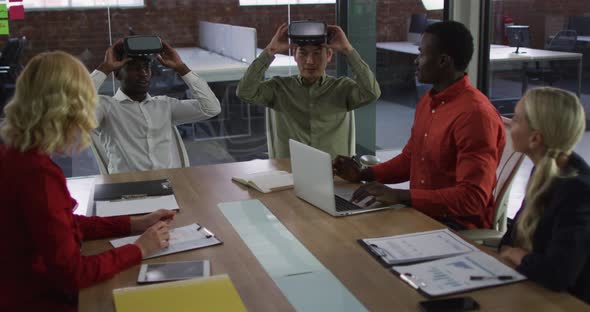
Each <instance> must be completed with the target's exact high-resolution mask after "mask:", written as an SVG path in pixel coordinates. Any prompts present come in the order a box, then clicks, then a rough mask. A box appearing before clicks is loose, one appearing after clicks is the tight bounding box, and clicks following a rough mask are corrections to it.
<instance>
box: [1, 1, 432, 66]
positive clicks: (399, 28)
mask: <svg viewBox="0 0 590 312" xmlns="http://www.w3.org/2000/svg"><path fill="white" fill-rule="evenodd" d="M377 11H378V17H377V23H378V24H377V29H378V36H377V38H378V41H396V40H405V39H406V30H407V27H408V26H407V18H408V16H409V15H411V14H412V13H424V12H425V11H424V8H423V7H422V5H421V4H420V0H378V2H377ZM287 14H288V11H287V6H246V7H241V6H239V2H238V0H198V1H191V0H176V1H170V0H167V1H157V0H146V1H145V7H144V8H127V9H112V10H111V20H112V23H111V24H112V33H113V37H114V38H120V37H123V36H125V35H127V34H128V28H129V27H132V28H133V30H134V31H135V32H136V33H138V34H147V33H151V34H157V35H159V36H161V37H162V38H164V39H165V40H167V41H169V42H170V43H171V44H172V45H173V46H175V47H183V46H196V45H197V42H198V28H197V27H198V22H199V21H211V22H218V23H227V24H233V25H240V26H248V27H255V28H256V29H257V31H258V46H259V47H264V46H266V44H267V43H268V42H269V41H270V39H271V38H272V36H273V35H274V32H275V30H276V27H278V25H280V24H281V23H282V22H284V21H286V20H287ZM429 18H439V19H440V18H442V12H440V11H439V12H435V13H434V14H429ZM291 19H292V20H299V19H318V20H324V21H326V22H328V23H335V21H336V12H335V5H294V6H291ZM10 28H11V35H12V36H26V37H27V39H28V44H27V58H29V57H31V56H32V55H35V54H37V53H40V52H43V51H47V50H56V49H60V50H65V51H67V52H69V53H72V54H74V55H77V56H78V57H80V58H81V59H82V60H83V61H84V63H85V64H86V65H87V66H88V67H89V68H94V67H95V66H97V65H98V64H99V63H100V62H101V60H102V58H103V55H104V50H105V49H106V47H107V46H108V44H109V36H108V16H107V10H106V9H104V8H103V9H93V10H65V11H27V12H26V19H25V20H24V21H11V22H10Z"/></svg>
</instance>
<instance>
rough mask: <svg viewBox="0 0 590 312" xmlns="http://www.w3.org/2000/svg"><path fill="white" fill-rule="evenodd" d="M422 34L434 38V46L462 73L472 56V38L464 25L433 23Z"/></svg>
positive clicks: (454, 22) (453, 22)
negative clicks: (447, 56) (451, 60)
mask: <svg viewBox="0 0 590 312" xmlns="http://www.w3.org/2000/svg"><path fill="white" fill-rule="evenodd" d="M424 33H429V34H431V35H433V36H434V37H436V39H435V40H434V41H435V46H436V47H437V48H438V51H439V52H440V53H444V54H447V55H449V56H450V57H451V58H452V59H453V62H454V64H455V68H456V69H457V70H461V71H464V70H465V69H466V68H467V65H469V62H470V61H471V57H472V55H473V36H472V35H471V32H469V29H467V27H465V25H463V24H461V23H459V22H456V21H444V22H439V23H434V24H431V25H429V26H428V27H426V29H425V30H424Z"/></svg>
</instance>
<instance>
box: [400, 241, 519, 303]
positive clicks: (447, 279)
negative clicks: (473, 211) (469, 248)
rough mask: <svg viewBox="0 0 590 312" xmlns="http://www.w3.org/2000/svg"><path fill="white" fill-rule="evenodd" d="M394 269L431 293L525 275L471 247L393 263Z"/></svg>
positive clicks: (442, 292)
mask: <svg viewBox="0 0 590 312" xmlns="http://www.w3.org/2000/svg"><path fill="white" fill-rule="evenodd" d="M392 270H393V271H395V272H397V273H399V274H404V275H405V276H406V277H408V276H409V280H410V281H412V283H414V284H415V285H416V286H418V287H419V288H420V289H421V290H422V291H424V292H426V293H427V294H429V295H431V296H441V295H445V294H451V293H457V292H462V291H466V290H471V289H477V288H484V287H490V286H495V285H501V284H506V283H513V282H517V281H521V280H524V279H526V277H525V276H524V275H522V274H520V273H518V272H516V271H515V270H513V269H511V268H510V267H508V266H506V265H505V264H503V263H502V262H500V261H498V260H497V259H495V258H494V257H492V256H490V255H488V254H486V253H484V252H482V251H474V252H470V253H467V254H462V255H459V256H455V257H450V258H444V259H439V260H434V261H429V262H424V263H419V264H414V265H405V266H394V267H393V268H392ZM471 276H485V277H494V276H512V279H511V280H499V279H497V278H496V279H493V278H492V279H485V280H478V281H472V280H470V277H471Z"/></svg>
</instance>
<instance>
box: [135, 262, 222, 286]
mask: <svg viewBox="0 0 590 312" xmlns="http://www.w3.org/2000/svg"><path fill="white" fill-rule="evenodd" d="M210 271H211V269H210V266H209V260H198V261H178V262H164V263H148V264H142V265H141V268H140V269H139V276H138V277H137V282H138V283H154V282H167V281H176V280H183V279H189V278H196V277H205V276H209V275H210Z"/></svg>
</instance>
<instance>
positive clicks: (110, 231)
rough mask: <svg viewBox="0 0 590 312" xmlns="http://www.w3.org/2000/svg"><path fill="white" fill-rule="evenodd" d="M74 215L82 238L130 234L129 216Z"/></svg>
mask: <svg viewBox="0 0 590 312" xmlns="http://www.w3.org/2000/svg"><path fill="white" fill-rule="evenodd" d="M74 217H75V218H76V221H77V222H78V226H79V227H80V231H81V232H82V240H93V239H102V238H108V237H115V236H126V235H129V234H131V218H130V217H129V216H120V217H107V218H102V217H85V216H80V215H74Z"/></svg>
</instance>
